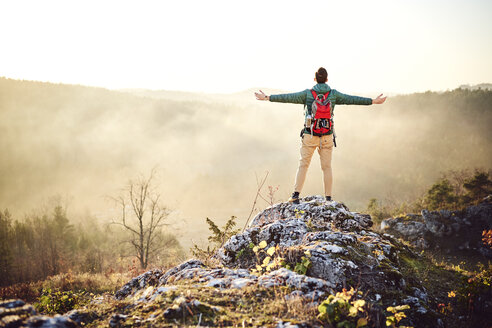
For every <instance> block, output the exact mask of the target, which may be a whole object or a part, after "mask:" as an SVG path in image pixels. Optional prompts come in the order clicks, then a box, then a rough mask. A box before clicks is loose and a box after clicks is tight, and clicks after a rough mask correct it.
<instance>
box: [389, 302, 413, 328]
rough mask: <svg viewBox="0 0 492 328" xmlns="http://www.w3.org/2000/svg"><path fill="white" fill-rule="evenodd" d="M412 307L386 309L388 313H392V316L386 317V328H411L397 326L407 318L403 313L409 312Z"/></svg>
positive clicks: (401, 306) (399, 306) (402, 306)
mask: <svg viewBox="0 0 492 328" xmlns="http://www.w3.org/2000/svg"><path fill="white" fill-rule="evenodd" d="M409 308H410V305H398V306H390V307H388V308H387V309H386V311H388V312H391V313H392V315H389V316H387V317H386V326H388V327H393V328H396V327H398V328H410V327H407V326H397V325H398V323H399V322H400V321H401V320H402V319H403V318H406V317H407V316H406V315H405V313H404V312H403V311H404V310H408V309H409Z"/></svg>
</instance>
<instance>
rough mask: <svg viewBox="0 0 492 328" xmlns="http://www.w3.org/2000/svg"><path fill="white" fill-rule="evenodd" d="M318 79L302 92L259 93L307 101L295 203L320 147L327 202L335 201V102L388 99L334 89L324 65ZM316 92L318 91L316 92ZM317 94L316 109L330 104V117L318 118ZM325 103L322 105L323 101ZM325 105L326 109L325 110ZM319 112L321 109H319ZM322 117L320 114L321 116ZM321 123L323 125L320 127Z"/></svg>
mask: <svg viewBox="0 0 492 328" xmlns="http://www.w3.org/2000/svg"><path fill="white" fill-rule="evenodd" d="M314 80H315V81H316V82H317V84H316V85H315V86H314V87H313V89H312V90H310V89H306V90H304V91H301V92H296V93H287V94H280V95H270V96H268V95H266V94H264V93H263V91H261V90H260V92H259V93H258V92H255V96H256V99H258V100H269V101H273V102H283V103H293V104H304V105H305V107H306V112H305V124H304V129H303V130H302V131H301V137H302V144H301V158H300V160H299V167H298V169H297V174H296V180H295V184H294V193H293V194H292V196H291V197H290V199H289V201H290V202H293V203H295V204H299V194H300V193H301V191H302V187H303V186H304V181H305V180H306V174H307V170H308V168H309V164H310V163H311V158H312V157H313V153H314V151H315V150H316V148H318V153H319V156H320V160H321V169H322V171H323V182H324V188H325V197H326V200H327V201H331V191H332V184H333V176H332V170H331V153H332V151H333V146H334V145H335V146H336V142H335V135H334V125H333V113H334V112H333V111H334V109H335V105H371V104H382V103H384V101H385V100H386V97H383V95H382V94H380V95H379V96H378V97H377V98H375V99H371V98H365V97H358V96H350V95H346V94H343V93H341V92H338V91H337V90H335V89H331V88H330V87H329V86H328V84H326V82H328V72H327V71H326V69H324V68H323V67H320V68H319V69H318V71H317V72H316V74H315V78H314ZM313 91H314V92H313ZM315 97H317V98H318V99H319V101H317V102H316V108H318V106H320V107H322V106H323V104H325V103H326V110H327V111H330V114H329V115H327V116H325V117H326V118H315V116H314V114H313V111H312V109H313V102H315ZM323 101H324V103H323V104H321V105H320V103H322V102H323ZM324 108H325V107H323V109H322V110H324ZM318 112H321V110H319V111H318ZM317 117H319V115H318V116H317ZM320 125H321V127H320ZM316 127H317V128H316Z"/></svg>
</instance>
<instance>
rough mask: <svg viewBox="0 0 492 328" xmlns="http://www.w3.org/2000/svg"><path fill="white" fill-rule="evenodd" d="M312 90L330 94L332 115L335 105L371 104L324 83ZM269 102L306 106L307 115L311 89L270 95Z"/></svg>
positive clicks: (312, 98)
mask: <svg viewBox="0 0 492 328" xmlns="http://www.w3.org/2000/svg"><path fill="white" fill-rule="evenodd" d="M313 90H314V91H316V93H317V94H325V93H327V92H330V94H329V95H328V99H329V100H330V102H331V108H332V113H334V111H335V105H371V104H372V99H371V98H366V97H358V96H350V95H346V94H344V93H341V92H338V91H337V90H335V89H331V88H330V86H329V85H328V84H326V83H318V84H316V85H315V86H314V87H313ZM270 101H272V102H282V103H291V104H303V105H306V107H307V110H306V113H305V115H308V113H310V112H311V106H312V104H313V102H314V97H313V95H312V94H311V89H306V90H304V91H300V92H295V93H285V94H280V95H271V96H270ZM305 132H307V131H305ZM331 133H332V132H331ZM331 133H330V134H331Z"/></svg>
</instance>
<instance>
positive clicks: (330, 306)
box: [318, 287, 368, 328]
mask: <svg viewBox="0 0 492 328" xmlns="http://www.w3.org/2000/svg"><path fill="white" fill-rule="evenodd" d="M356 294H357V292H356V290H354V288H353V287H352V288H351V289H350V290H349V291H347V290H346V289H345V288H344V289H343V290H342V291H341V292H338V293H336V295H330V296H328V298H327V299H326V300H324V301H323V302H322V303H321V304H320V305H319V306H318V311H319V315H318V319H320V320H323V321H327V322H328V323H329V324H330V325H333V326H336V327H337V328H359V327H366V326H367V323H368V320H367V311H366V310H365V309H364V307H365V305H366V301H364V300H362V299H354V300H352V299H353V298H354V296H355V295H356ZM351 300H352V301H351Z"/></svg>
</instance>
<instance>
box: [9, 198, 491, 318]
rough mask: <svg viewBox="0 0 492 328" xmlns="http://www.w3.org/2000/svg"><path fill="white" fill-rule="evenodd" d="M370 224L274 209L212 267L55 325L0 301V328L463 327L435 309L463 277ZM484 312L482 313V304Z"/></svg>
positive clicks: (161, 280) (313, 202) (311, 208)
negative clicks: (203, 327)
mask: <svg viewBox="0 0 492 328" xmlns="http://www.w3.org/2000/svg"><path fill="white" fill-rule="evenodd" d="M371 226H372V221H371V218H370V216H369V215H366V214H361V213H356V212H351V211H350V210H349V209H348V208H347V207H346V206H345V205H344V204H342V203H340V202H336V201H325V200H324V197H321V196H312V197H306V198H304V199H302V201H301V203H300V204H292V203H280V204H276V205H274V206H271V207H269V208H267V209H265V210H264V211H262V212H260V213H259V214H258V215H256V217H255V218H254V219H253V220H252V221H251V223H250V225H249V226H248V228H247V229H245V230H244V231H243V232H241V233H238V234H236V235H234V236H232V237H231V238H230V239H229V240H227V241H226V242H225V243H224V244H223V245H222V247H220V248H219V249H218V250H217V252H216V253H215V254H214V255H213V257H212V258H211V259H208V260H205V259H203V260H199V259H191V260H188V261H186V262H184V263H181V264H180V265H178V266H176V267H174V268H171V269H169V270H167V271H163V270H159V269H154V270H151V271H148V272H146V273H144V274H142V275H140V276H138V277H135V278H134V279H132V280H131V281H129V282H128V283H127V284H125V285H124V286H123V287H122V288H121V289H120V290H119V291H118V292H116V293H115V294H114V295H112V296H111V297H106V298H101V297H100V298H97V299H95V300H93V301H92V302H91V303H90V304H89V305H87V306H85V307H83V308H80V309H76V310H73V311H71V312H69V313H67V314H65V315H63V316H58V317H55V318H46V317H40V316H37V315H36V314H35V311H34V310H33V308H32V307H30V306H28V305H26V304H24V303H23V302H18V303H15V302H10V303H8V302H7V303H5V302H4V303H2V304H0V320H1V324H0V325H1V326H5V327H7V326H8V327H20V326H26V327H34V326H35V322H41V326H42V327H49V326H56V327H73V326H108V325H109V326H110V327H133V326H146V327H173V326H224V327H226V326H240V327H245V326H261V327H263V326H266V327H323V326H325V327H334V326H336V327H339V326H340V325H338V326H337V323H340V322H342V321H343V322H344V325H343V327H354V328H355V327H386V325H387V324H388V325H390V326H391V324H392V323H395V325H394V326H398V325H397V323H399V324H400V325H402V326H403V325H406V326H413V327H465V326H466V324H465V320H466V317H465V316H462V317H460V316H459V315H458V313H457V312H458V311H457V310H455V313H454V314H453V313H452V311H451V312H449V311H448V312H446V311H445V310H442V311H441V310H440V309H441V308H442V307H440V305H441V304H446V302H447V301H448V297H449V295H450V294H449V292H450V291H451V290H453V289H455V290H456V289H457V288H458V287H459V286H458V285H457V282H461V281H462V280H463V279H462V278H463V277H462V276H460V275H459V274H458V273H456V272H450V271H448V270H445V269H444V268H441V267H437V266H436V265H435V264H433V263H431V262H430V261H429V260H427V259H426V258H424V257H423V256H421V255H420V254H419V253H416V252H415V251H414V250H413V248H412V246H411V245H409V244H407V243H404V242H402V241H399V240H397V239H396V238H395V237H393V236H392V235H390V234H386V233H381V232H376V231H373V230H371ZM489 296H490V295H489ZM483 304H485V305H483V306H482V308H481V311H482V312H484V313H487V311H488V313H490V310H491V308H490V299H489V301H488V303H487V302H483ZM49 320H52V321H49ZM337 320H338V321H337ZM392 320H393V321H392ZM400 320H401V321H400ZM36 324H37V323H36ZM51 324H52V325H51ZM39 326H40V325H37V326H36V327H39Z"/></svg>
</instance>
